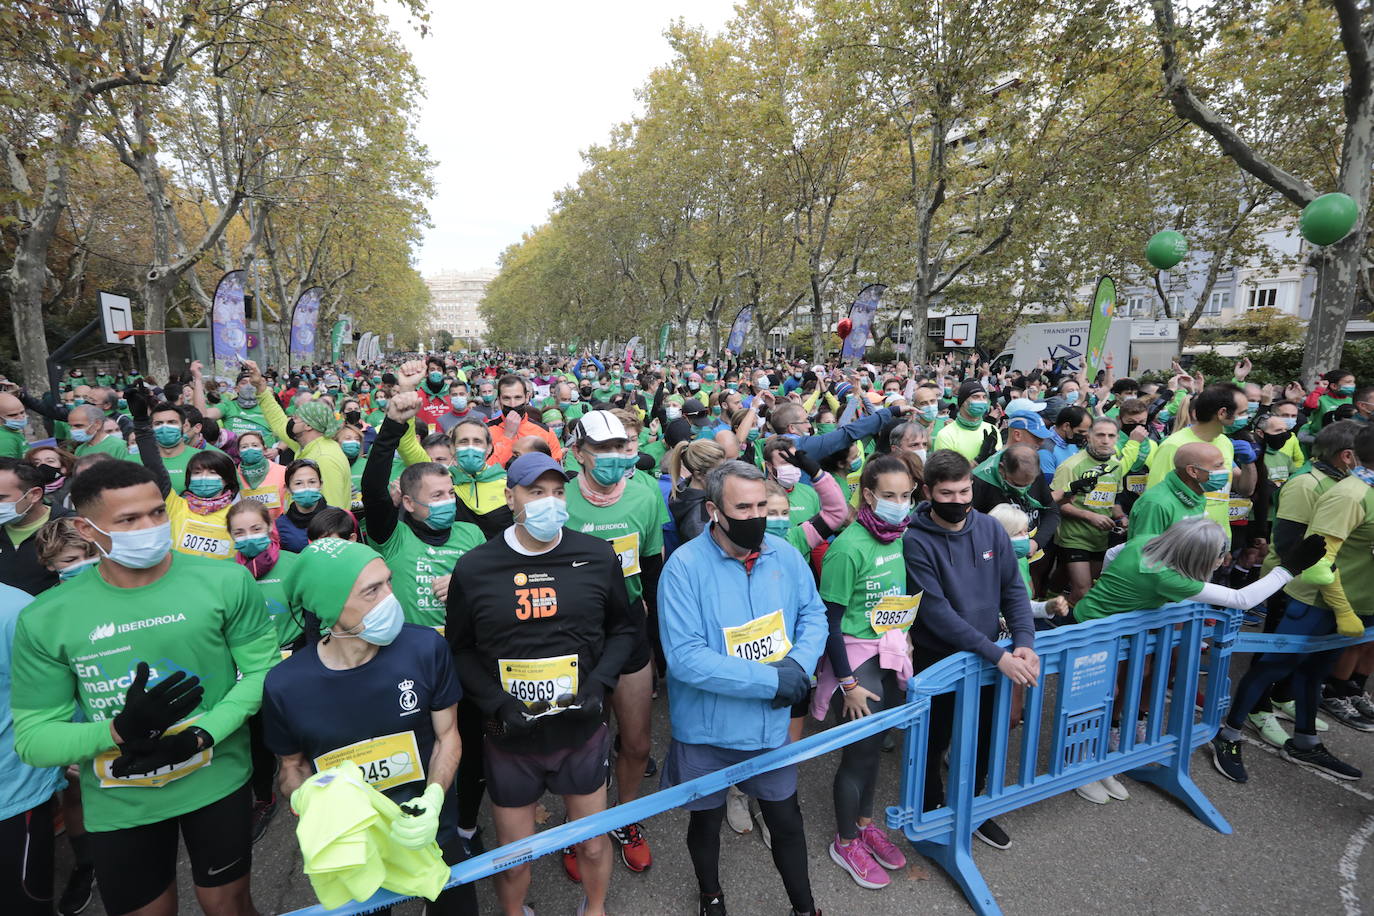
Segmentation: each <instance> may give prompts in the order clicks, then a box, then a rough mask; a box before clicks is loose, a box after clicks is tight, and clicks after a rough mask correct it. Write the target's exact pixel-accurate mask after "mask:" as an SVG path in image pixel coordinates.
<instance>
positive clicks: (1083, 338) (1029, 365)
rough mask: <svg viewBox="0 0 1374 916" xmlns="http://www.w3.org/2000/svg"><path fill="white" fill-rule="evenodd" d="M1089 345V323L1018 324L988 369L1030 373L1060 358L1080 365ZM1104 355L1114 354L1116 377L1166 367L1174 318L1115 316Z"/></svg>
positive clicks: (1173, 353)
mask: <svg viewBox="0 0 1374 916" xmlns="http://www.w3.org/2000/svg"><path fill="white" fill-rule="evenodd" d="M1087 349H1088V322H1087V321H1086V320H1084V321H1050V322H1043V323H1040V324H1023V325H1021V326H1020V327H1018V328H1017V329H1016V330H1015V331H1014V332H1013V333H1012V335H1011V339H1010V340H1008V341H1007V347H1006V349H1005V350H1003V351H1002V352H1001V353H999V354H998V355H997V358H996V359H994V360H993V361H992V368H993V371H995V372H996V371H1001V370H1002V369H1006V368H1012V369H1021V370H1024V371H1029V370H1031V369H1034V368H1035V367H1036V366H1037V365H1038V364H1039V362H1040V360H1042V359H1048V360H1052V361H1055V362H1058V361H1061V360H1062V361H1064V363H1065V365H1066V366H1068V367H1069V368H1071V369H1075V370H1076V369H1079V368H1081V367H1082V365H1083V354H1084V352H1086V351H1087ZM1103 351H1104V352H1105V353H1110V354H1112V355H1113V356H1114V357H1115V358H1116V363H1115V369H1114V371H1115V373H1116V376H1117V377H1118V378H1121V377H1122V376H1128V375H1138V374H1139V373H1141V372H1150V371H1155V372H1158V371H1166V370H1168V369H1169V366H1170V363H1171V361H1172V360H1173V359H1174V358H1175V357H1177V356H1178V319H1176V318H1162V319H1154V318H1115V319H1113V320H1112V324H1111V327H1109V328H1108V329H1107V345H1106V346H1105V347H1103Z"/></svg>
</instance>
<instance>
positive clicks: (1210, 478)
mask: <svg viewBox="0 0 1374 916" xmlns="http://www.w3.org/2000/svg"><path fill="white" fill-rule="evenodd" d="M1194 467H1196V465H1194ZM1199 470H1204V469H1201V468H1200V469H1199ZM1230 483H1231V472H1230V471H1229V470H1226V469H1222V470H1220V471H1208V472H1207V479H1206V480H1204V481H1203V482H1202V492H1204V493H1219V492H1221V491H1222V490H1224V489H1226V487H1227V485H1228V484H1230Z"/></svg>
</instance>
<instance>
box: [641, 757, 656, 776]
mask: <svg viewBox="0 0 1374 916" xmlns="http://www.w3.org/2000/svg"><path fill="white" fill-rule="evenodd" d="M657 772H658V761H657V760H655V759H654V756H653V755H652V754H650V755H649V759H648V760H646V761H644V778H645V779H648V778H649V777H650V776H652V775H654V774H655V773H657Z"/></svg>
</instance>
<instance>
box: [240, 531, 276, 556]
mask: <svg viewBox="0 0 1374 916" xmlns="http://www.w3.org/2000/svg"><path fill="white" fill-rule="evenodd" d="M271 546H272V538H271V537H270V536H269V535H266V534H254V535H249V536H248V537H246V538H238V539H236V540H235V541H234V549H235V550H237V551H238V552H239V553H241V554H243V555H244V556H245V557H247V558H248V559H250V560H251V559H253V558H254V557H256V556H257V555H258V554H260V553H262V552H263V551H264V550H266V549H267V548H268V547H271Z"/></svg>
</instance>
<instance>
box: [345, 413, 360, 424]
mask: <svg viewBox="0 0 1374 916" xmlns="http://www.w3.org/2000/svg"><path fill="white" fill-rule="evenodd" d="M362 419H363V414H362V411H360V410H345V411H344V420H346V421H348V422H349V423H355V424H356V423H359V422H361V421H362Z"/></svg>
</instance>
